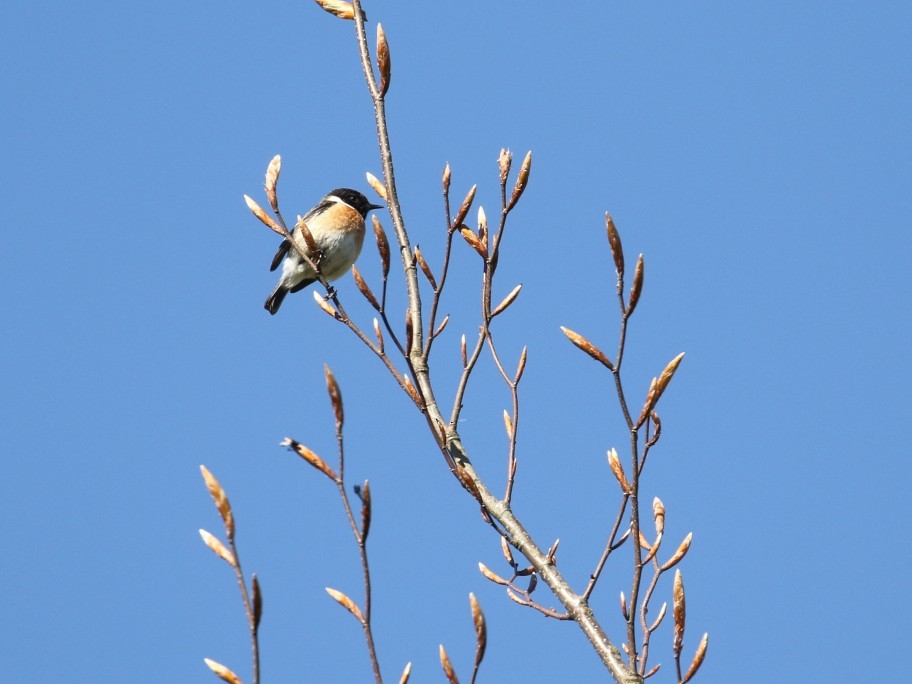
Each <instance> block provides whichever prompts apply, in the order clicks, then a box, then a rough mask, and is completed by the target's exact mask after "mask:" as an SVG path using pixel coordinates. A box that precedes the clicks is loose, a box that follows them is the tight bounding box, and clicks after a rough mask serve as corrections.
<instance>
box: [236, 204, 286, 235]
mask: <svg viewBox="0 0 912 684" xmlns="http://www.w3.org/2000/svg"><path fill="white" fill-rule="evenodd" d="M244 201H245V202H246V203H247V208H248V209H250V211H252V212H253V215H254V216H256V217H257V218H258V219H260V221H262V222H263V223H264V224H266V225H267V226H268V227H269V228H270V229H271V230H274V231H275V232H276V233H278V234H279V235H285V231H284V230H282V229H281V228H280V227H279V224H278V223H276V222H275V221H273V220H272V218H270V217H269V216H268V215H267V214H266V212H265V211H264V210H263V207H261V206H260V205H259V204H257V203H256V202H254V201H253V198H251V197H249V196H247V195H244Z"/></svg>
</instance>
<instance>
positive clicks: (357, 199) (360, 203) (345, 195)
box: [329, 188, 383, 218]
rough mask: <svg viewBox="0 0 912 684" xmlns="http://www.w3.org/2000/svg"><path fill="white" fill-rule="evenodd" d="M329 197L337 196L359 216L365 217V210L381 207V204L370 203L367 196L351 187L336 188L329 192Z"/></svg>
mask: <svg viewBox="0 0 912 684" xmlns="http://www.w3.org/2000/svg"><path fill="white" fill-rule="evenodd" d="M329 196H331V197H338V198H339V199H340V200H342V201H343V202H345V203H346V204H347V205H348V206H350V207H351V208H352V209H354V210H355V211H357V212H358V213H359V214H361V216H363V217H365V218H367V212H369V211H370V210H371V209H382V208H383V205H382V204H371V203H370V202H369V201H368V200H367V197H365V196H364V195H362V194H361V193H360V192H358V191H357V190H352V189H351V188H336V189H335V190H333V191H331V192H330V193H329Z"/></svg>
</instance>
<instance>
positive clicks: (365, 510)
mask: <svg viewBox="0 0 912 684" xmlns="http://www.w3.org/2000/svg"><path fill="white" fill-rule="evenodd" d="M370 526H371V490H370V482H368V481H367V480H365V481H364V485H363V486H362V487H361V543H362V544H363V543H365V542H366V541H367V533H368V532H370Z"/></svg>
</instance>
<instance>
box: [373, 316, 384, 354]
mask: <svg viewBox="0 0 912 684" xmlns="http://www.w3.org/2000/svg"><path fill="white" fill-rule="evenodd" d="M374 335H376V336H377V347H379V349H380V353H381V354H382V353H383V333H382V332H380V324H379V323H378V322H377V319H376V318H374Z"/></svg>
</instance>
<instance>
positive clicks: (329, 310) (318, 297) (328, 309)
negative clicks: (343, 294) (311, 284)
mask: <svg viewBox="0 0 912 684" xmlns="http://www.w3.org/2000/svg"><path fill="white" fill-rule="evenodd" d="M313 296H314V301H315V302H316V303H317V306H319V307H320V308H321V309H323V311H325V312H326V313H327V314H329V315H330V316H332V317H333V318H335V319H336V320H337V321H341V320H342V317H341V316H340V315H339V312H338V311H336V310H335V309H334V308H333V307H332V305H331V304H330V303H329V302H327V301H326V300H325V299H324V298H323V295H321V294H320V293H319V292H317V291H316V290H314V291H313Z"/></svg>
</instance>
